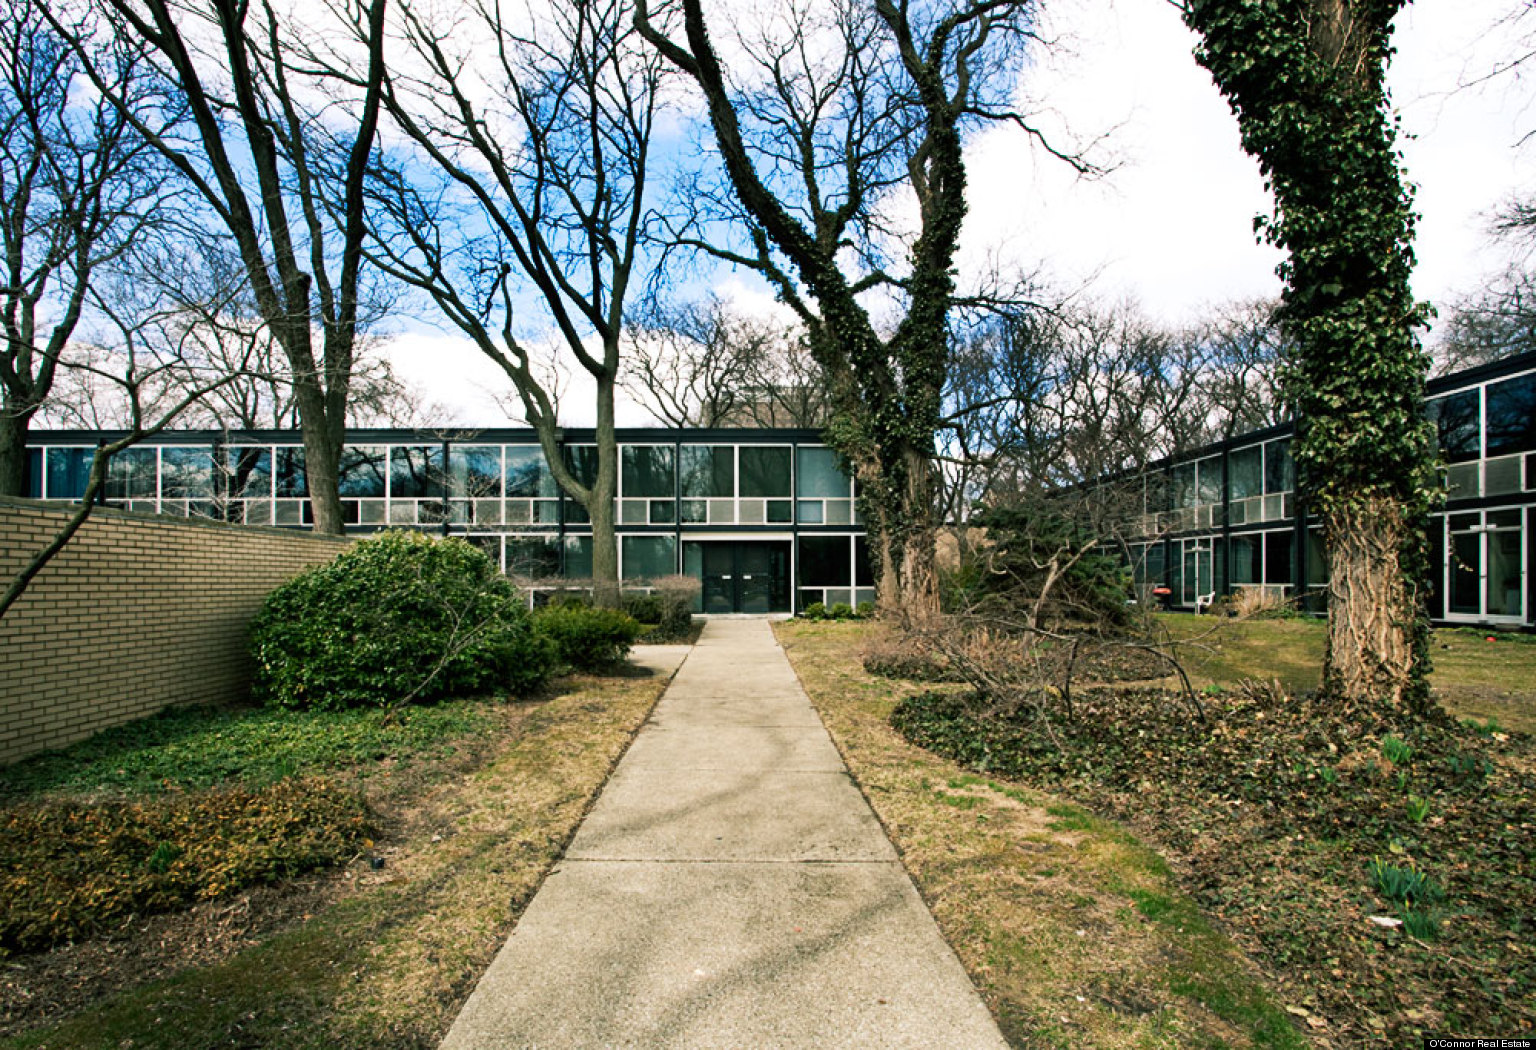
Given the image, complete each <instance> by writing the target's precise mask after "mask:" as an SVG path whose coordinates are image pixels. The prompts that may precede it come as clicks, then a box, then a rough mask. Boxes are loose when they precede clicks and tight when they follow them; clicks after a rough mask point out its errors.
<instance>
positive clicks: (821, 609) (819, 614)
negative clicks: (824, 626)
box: [800, 602, 827, 620]
mask: <svg viewBox="0 0 1536 1050" xmlns="http://www.w3.org/2000/svg"><path fill="white" fill-rule="evenodd" d="M800 615H802V616H804V617H805V618H806V619H807V620H825V619H826V618H827V607H826V606H825V605H823V604H822V603H821V602H812V603H811V604H809V605H807V606H806V607H805V611H804V612H802V613H801V614H800Z"/></svg>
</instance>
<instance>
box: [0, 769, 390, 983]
mask: <svg viewBox="0 0 1536 1050" xmlns="http://www.w3.org/2000/svg"><path fill="white" fill-rule="evenodd" d="M370 834H371V827H370V820H369V816H368V811H367V808H366V806H365V805H364V803H363V800H362V799H361V797H360V796H358V795H357V794H356V793H355V792H353V791H348V790H345V789H343V788H341V787H339V786H337V785H335V784H333V783H331V782H329V781H325V780H313V779H290V780H284V781H281V782H279V783H277V784H273V785H270V786H268V787H264V788H260V789H251V788H233V789H214V790H208V791H200V792H195V793H187V794H180V793H178V794H172V795H167V796H164V797H162V798H158V799H155V800H153V801H149V802H97V803H82V802H53V803H43V804H37V805H23V806H15V807H11V808H9V809H7V810H6V811H5V813H4V816H3V817H0V954H3V953H4V952H6V951H34V950H40V949H43V948H48V947H51V946H53V945H56V944H61V943H64V942H66V941H71V940H78V939H80V938H82V937H85V936H87V935H89V934H91V933H94V932H96V931H98V930H100V929H102V928H104V927H105V926H107V925H108V924H110V923H112V922H114V921H117V920H121V919H123V918H125V917H127V916H129V915H134V914H148V913H152V912H163V911H170V910H173V909H176V908H180V907H185V906H186V905H188V904H191V903H193V902H195V901H200V900H211V899H213V898H215V897H221V896H224V895H225V894H227V893H231V892H233V891H235V890H237V889H240V888H241V887H244V886H250V885H255V884H257V883H266V882H274V881H276V880H278V879H281V878H284V877H287V876H291V875H296V874H299V873H301V872H304V871H309V870H312V869H314V868H319V867H324V866H328V865H331V864H336V863H338V862H340V861H343V860H345V859H346V858H348V857H351V856H353V855H355V854H356V853H357V852H358V851H359V850H360V849H362V848H364V846H365V845H366V840H367V838H368V836H369V835H370Z"/></svg>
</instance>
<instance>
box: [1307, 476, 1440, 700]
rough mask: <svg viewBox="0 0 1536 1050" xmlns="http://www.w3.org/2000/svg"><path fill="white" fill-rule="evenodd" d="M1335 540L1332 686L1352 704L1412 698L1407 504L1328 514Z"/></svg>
mask: <svg viewBox="0 0 1536 1050" xmlns="http://www.w3.org/2000/svg"><path fill="white" fill-rule="evenodd" d="M1323 526H1324V532H1325V535H1326V539H1327V545H1328V568H1329V588H1328V593H1329V599H1328V654H1327V659H1326V660H1325V661H1324V675H1325V679H1324V682H1323V687H1324V689H1325V691H1327V692H1329V693H1331V694H1332V695H1334V696H1337V697H1339V698H1340V699H1342V700H1344V701H1346V702H1349V703H1359V704H1366V703H1373V702H1374V703H1386V704H1390V705H1391V706H1394V707H1401V706H1403V705H1404V704H1405V703H1408V702H1410V699H1411V696H1412V687H1413V670H1414V665H1415V660H1416V655H1417V649H1418V646H1417V645H1416V638H1415V636H1414V635H1415V631H1416V630H1417V627H1416V624H1417V622H1418V614H1419V608H1418V605H1419V595H1418V593H1417V589H1416V588H1415V587H1414V586H1413V585H1412V584H1411V583H1410V582H1409V581H1408V578H1407V576H1406V575H1405V574H1404V572H1403V567H1404V566H1403V552H1404V549H1405V541H1407V540H1408V539H1410V537H1409V535H1408V525H1407V523H1406V522H1405V521H1404V520H1403V514H1402V507H1401V505H1400V504H1398V503H1397V502H1395V501H1392V500H1388V499H1385V498H1381V499H1377V500H1374V501H1371V502H1368V503H1366V504H1365V505H1363V506H1360V507H1358V508H1354V509H1344V510H1336V511H1332V512H1329V513H1328V514H1326V515H1325V516H1324V519H1323Z"/></svg>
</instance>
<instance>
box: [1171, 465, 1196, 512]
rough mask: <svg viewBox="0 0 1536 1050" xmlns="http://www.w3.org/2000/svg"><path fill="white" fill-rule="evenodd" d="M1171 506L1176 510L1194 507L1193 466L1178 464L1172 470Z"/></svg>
mask: <svg viewBox="0 0 1536 1050" xmlns="http://www.w3.org/2000/svg"><path fill="white" fill-rule="evenodd" d="M1173 505H1174V506H1175V507H1177V508H1184V507H1193V506H1194V505H1195V465H1194V464H1193V463H1180V464H1179V465H1178V466H1176V467H1174V468H1173Z"/></svg>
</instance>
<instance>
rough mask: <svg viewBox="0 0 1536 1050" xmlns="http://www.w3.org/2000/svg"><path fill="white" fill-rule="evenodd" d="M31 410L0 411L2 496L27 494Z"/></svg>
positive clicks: (0, 480)
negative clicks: (28, 438) (16, 411)
mask: <svg viewBox="0 0 1536 1050" xmlns="http://www.w3.org/2000/svg"><path fill="white" fill-rule="evenodd" d="M31 419H32V413H31V412H20V413H15V414H12V413H10V412H6V411H0V496H25V495H26V494H27V424H28V423H29V422H30V421H31Z"/></svg>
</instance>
